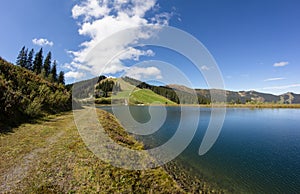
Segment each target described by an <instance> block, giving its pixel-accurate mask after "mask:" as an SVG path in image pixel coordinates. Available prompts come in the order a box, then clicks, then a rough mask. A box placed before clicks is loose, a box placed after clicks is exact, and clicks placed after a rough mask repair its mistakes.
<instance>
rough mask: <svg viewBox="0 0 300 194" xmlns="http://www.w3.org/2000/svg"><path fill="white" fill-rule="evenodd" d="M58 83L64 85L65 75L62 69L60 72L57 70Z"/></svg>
mask: <svg viewBox="0 0 300 194" xmlns="http://www.w3.org/2000/svg"><path fill="white" fill-rule="evenodd" d="M58 83H59V84H63V85H65V75H64V72H63V71H60V72H59V75H58Z"/></svg>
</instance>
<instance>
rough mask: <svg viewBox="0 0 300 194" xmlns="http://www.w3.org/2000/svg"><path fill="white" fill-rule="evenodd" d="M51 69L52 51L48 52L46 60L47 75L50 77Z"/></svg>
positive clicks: (45, 69)
mask: <svg viewBox="0 0 300 194" xmlns="http://www.w3.org/2000/svg"><path fill="white" fill-rule="evenodd" d="M50 70H51V52H48V54H47V57H46V59H45V61H44V71H45V77H48V76H49V74H50Z"/></svg>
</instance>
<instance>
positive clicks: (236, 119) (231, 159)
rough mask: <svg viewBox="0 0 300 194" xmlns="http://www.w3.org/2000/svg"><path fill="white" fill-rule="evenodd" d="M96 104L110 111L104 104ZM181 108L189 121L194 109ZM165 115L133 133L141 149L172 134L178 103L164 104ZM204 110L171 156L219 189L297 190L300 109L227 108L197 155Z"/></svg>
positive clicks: (142, 115)
mask: <svg viewBox="0 0 300 194" xmlns="http://www.w3.org/2000/svg"><path fill="white" fill-rule="evenodd" d="M101 108H102V109H104V110H107V111H110V112H111V108H110V107H101ZM120 108H122V107H120ZM185 108H187V109H189V112H190V114H189V115H188V116H189V117H190V118H191V119H193V117H195V114H193V111H195V110H196V109H197V108H196V107H185ZM130 111H131V114H132V115H133V117H134V118H135V120H137V121H139V122H142V123H143V122H147V121H148V120H149V119H150V118H151V117H150V115H149V112H148V107H138V106H132V107H130ZM167 113H168V114H167V119H166V121H165V123H164V124H163V126H162V127H161V128H160V130H159V131H157V132H156V133H154V134H152V135H148V136H139V137H138V138H139V139H140V140H142V141H143V142H144V143H145V144H146V146H147V147H156V146H158V145H161V144H163V143H164V142H166V141H167V140H168V139H169V138H171V137H172V135H173V134H174V133H175V132H176V129H177V126H178V123H179V120H180V107H167ZM210 113H211V110H210V109H209V108H201V114H200V122H199V126H198V129H197V132H196V135H195V137H194V138H193V140H192V142H191V143H190V145H189V146H188V148H187V149H186V150H185V151H184V152H183V153H182V154H181V155H180V156H179V157H178V158H177V159H176V160H178V161H179V162H181V163H183V164H184V165H185V166H186V167H187V168H192V169H193V171H192V173H193V174H194V175H196V176H197V174H199V176H200V174H201V176H203V175H204V176H205V177H206V179H207V180H211V181H215V182H218V185H220V186H221V187H228V188H230V187H232V188H235V189H236V190H240V191H246V192H250V193H300V109H244V108H237V109H235V108H228V109H227V113H226V118H225V122H224V125H223V128H222V131H221V133H220V136H219V138H218V140H217V141H216V143H215V144H214V146H213V147H212V149H211V150H210V151H209V152H208V153H207V154H205V155H204V156H199V155H198V149H199V146H200V144H201V141H202V138H203V136H204V133H205V131H206V128H207V126H208V123H209V119H210ZM121 123H122V121H121ZM125 123H126V122H125ZM125 125H126V124H125ZM186 130H189V129H186Z"/></svg>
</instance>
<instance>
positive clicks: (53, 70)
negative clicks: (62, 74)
mask: <svg viewBox="0 0 300 194" xmlns="http://www.w3.org/2000/svg"><path fill="white" fill-rule="evenodd" d="M49 77H50V80H51V81H52V82H57V70H56V61H54V62H53V66H52V68H51V73H50V76H49Z"/></svg>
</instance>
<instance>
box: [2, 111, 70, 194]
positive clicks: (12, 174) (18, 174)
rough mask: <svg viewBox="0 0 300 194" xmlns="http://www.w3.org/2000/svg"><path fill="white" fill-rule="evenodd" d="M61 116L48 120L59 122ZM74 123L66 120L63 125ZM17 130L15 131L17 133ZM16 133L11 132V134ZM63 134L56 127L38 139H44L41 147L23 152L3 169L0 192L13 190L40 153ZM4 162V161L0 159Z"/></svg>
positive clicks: (27, 172) (26, 174) (33, 165)
mask: <svg viewBox="0 0 300 194" xmlns="http://www.w3.org/2000/svg"><path fill="white" fill-rule="evenodd" d="M60 120H62V118H60V117H58V118H54V119H51V120H50V121H49V123H51V122H52V124H53V123H55V122H59V121H60ZM72 125H74V122H73V121H72V120H70V121H68V124H67V125H65V127H70V126H72ZM18 132H19V131H16V132H15V133H16V134H17V133H18ZM16 134H14V133H13V134H11V135H12V136H14V135H16ZM64 134H65V131H64V130H63V128H59V127H58V128H57V130H55V133H54V134H53V135H52V136H50V137H47V138H46V139H44V140H43V139H40V140H39V141H45V143H46V144H45V145H44V146H43V147H38V148H34V149H32V150H31V151H30V152H29V153H27V154H25V155H24V156H23V157H22V159H21V160H19V161H18V162H16V163H15V164H14V165H13V166H11V167H10V168H8V169H5V170H4V172H2V173H1V174H0V193H8V192H11V191H12V190H14V188H16V187H17V185H18V184H19V183H21V182H22V180H23V179H24V178H25V177H27V176H28V174H29V170H30V169H32V168H34V167H35V166H36V165H37V164H38V163H39V159H40V155H41V154H43V153H46V152H47V151H49V150H50V149H51V148H52V146H53V145H54V144H55V143H56V142H57V141H58V140H59V139H60V138H61V137H62V136H63V135H64ZM2 162H4V161H2Z"/></svg>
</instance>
